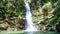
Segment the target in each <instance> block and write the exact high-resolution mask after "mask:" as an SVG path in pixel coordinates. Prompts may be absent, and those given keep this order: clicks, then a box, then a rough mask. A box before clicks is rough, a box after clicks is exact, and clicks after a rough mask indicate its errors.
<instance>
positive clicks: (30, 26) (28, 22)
mask: <svg viewBox="0 0 60 34" xmlns="http://www.w3.org/2000/svg"><path fill="white" fill-rule="evenodd" d="M25 8H26V24H25V30H26V31H36V30H37V29H36V28H35V27H34V24H33V21H32V14H31V10H30V5H29V3H28V2H25Z"/></svg>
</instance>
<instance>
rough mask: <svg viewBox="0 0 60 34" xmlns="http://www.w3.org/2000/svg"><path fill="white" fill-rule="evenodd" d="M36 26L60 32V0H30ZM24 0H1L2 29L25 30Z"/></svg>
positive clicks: (0, 21)
mask: <svg viewBox="0 0 60 34" xmlns="http://www.w3.org/2000/svg"><path fill="white" fill-rule="evenodd" d="M29 4H30V7H31V11H32V18H33V22H34V24H35V26H37V25H38V26H39V27H40V30H42V31H54V32H60V0H29ZM25 12H26V11H25V7H24V0H0V31H18V30H24V25H25V19H24V18H25Z"/></svg>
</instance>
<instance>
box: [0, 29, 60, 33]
mask: <svg viewBox="0 0 60 34" xmlns="http://www.w3.org/2000/svg"><path fill="white" fill-rule="evenodd" d="M0 34H60V33H59V32H48V31H45V32H43V31H24V30H22V31H3V32H0Z"/></svg>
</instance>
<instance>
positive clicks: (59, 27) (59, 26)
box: [56, 22, 60, 32]
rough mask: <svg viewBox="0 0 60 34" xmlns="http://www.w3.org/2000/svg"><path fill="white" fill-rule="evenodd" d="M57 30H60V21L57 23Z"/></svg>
mask: <svg viewBox="0 0 60 34" xmlns="http://www.w3.org/2000/svg"><path fill="white" fill-rule="evenodd" d="M56 30H57V32H60V22H59V24H58V25H56Z"/></svg>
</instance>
